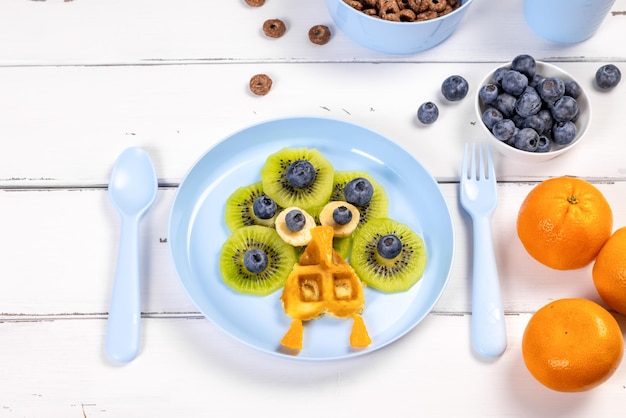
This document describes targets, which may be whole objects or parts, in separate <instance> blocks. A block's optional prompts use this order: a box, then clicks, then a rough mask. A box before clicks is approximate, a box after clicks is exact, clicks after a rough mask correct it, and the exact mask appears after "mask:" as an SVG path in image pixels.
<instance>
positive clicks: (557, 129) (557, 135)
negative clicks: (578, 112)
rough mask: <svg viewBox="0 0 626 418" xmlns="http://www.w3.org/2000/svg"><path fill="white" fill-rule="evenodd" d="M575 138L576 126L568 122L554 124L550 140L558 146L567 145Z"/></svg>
mask: <svg viewBox="0 0 626 418" xmlns="http://www.w3.org/2000/svg"><path fill="white" fill-rule="evenodd" d="M574 137H576V125H574V122H572V121H570V120H568V121H566V122H556V123H555V124H554V126H553V127H552V140H553V141H554V143H555V144H558V145H567V144H569V143H570V142H572V141H573V140H574Z"/></svg>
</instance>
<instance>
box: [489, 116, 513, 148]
mask: <svg viewBox="0 0 626 418" xmlns="http://www.w3.org/2000/svg"><path fill="white" fill-rule="evenodd" d="M515 132H516V126H515V123H513V121H512V120H511V119H502V120H501V121H498V122H496V123H495V124H494V125H493V128H492V129H491V133H493V136H495V137H496V138H497V139H498V140H499V141H502V142H506V143H508V142H509V141H510V140H511V138H513V136H514V135H515Z"/></svg>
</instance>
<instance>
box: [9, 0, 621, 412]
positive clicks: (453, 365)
mask: <svg viewBox="0 0 626 418" xmlns="http://www.w3.org/2000/svg"><path fill="white" fill-rule="evenodd" d="M269 18H281V19H283V20H284V21H285V22H286V23H287V26H288V31H287V33H286V34H285V36H283V37H282V38H280V39H268V38H266V37H265V36H264V35H263V34H262V32H261V25H262V23H263V21H264V20H266V19H269ZM320 23H321V24H327V25H329V26H330V27H331V29H332V30H333V37H332V39H331V41H330V43H328V44H327V45H325V46H317V45H314V44H312V43H310V42H309V41H308V38H307V32H308V29H309V28H310V27H311V26H313V25H314V24H320ZM625 37H626V0H617V1H616V3H615V5H614V7H613V9H612V13H611V15H610V16H609V17H608V18H607V20H606V22H605V23H604V25H603V27H602V28H601V30H600V31H599V33H598V34H597V35H596V36H595V37H594V38H592V39H591V40H589V41H587V42H584V43H581V44H578V45H573V46H559V45H555V44H551V43H549V42H547V41H544V40H542V39H540V38H539V37H537V36H536V35H535V34H534V33H532V32H531V31H530V29H529V28H528V27H527V26H526V24H525V22H524V19H523V15H522V1H521V0H509V1H498V0H476V1H475V2H474V5H473V6H472V7H471V9H470V10H469V11H468V13H467V15H466V17H465V19H464V20H463V22H462V24H461V26H460V27H459V29H458V30H457V31H456V32H455V33H454V34H453V35H452V37H451V38H450V39H448V40H447V41H446V42H445V43H444V44H442V45H440V46H438V47H437V48H435V49H432V50H430V51H426V52H423V53H421V54H415V55H409V56H390V55H385V54H380V53H375V52H371V51H368V50H365V49H363V48H361V47H359V46H358V45H356V44H354V43H353V42H351V41H350V40H348V39H347V38H346V37H345V36H344V35H343V34H342V33H340V32H338V30H337V29H336V28H335V26H334V25H333V24H332V22H331V20H330V17H329V15H328V13H327V11H326V9H325V5H324V1H323V0H313V1H307V2H305V1H293V0H292V1H289V0H268V1H267V3H266V5H265V6H263V7H261V8H250V7H248V6H246V4H245V3H244V2H243V0H229V1H224V2H219V3H218V2H213V1H200V0H178V1H165V0H134V1H122V0H108V1H105V0H74V1H62V0H48V1H28V0H3V1H2V2H0V141H2V152H0V214H1V216H0V234H1V236H2V239H0V254H1V255H0V417H5V416H6V417H96V416H98V417H133V416H141V417H148V416H150V417H173V416H176V417H182V416H193V417H196V416H197V417H200V416H215V417H242V416H267V417H276V416H280V417H282V416H284V417H287V416H298V417H319V416H333V417H338V416H346V417H354V416H364V415H366V416H377V415H380V416H383V417H416V416H424V417H454V416H458V417H461V416H462V417H467V416H475V417H487V416H492V417H502V416H508V417H560V416H567V417H599V416H607V417H608V416H621V415H623V411H624V407H625V405H626V365H622V367H621V368H620V369H619V370H618V371H617V372H616V374H615V375H614V376H613V377H612V378H611V379H610V380H609V381H608V382H606V383H605V384H603V385H602V386H601V387H599V388H597V389H595V390H593V391H590V392H586V393H578V394H564V393H558V392H554V391H551V390H548V389H546V388H544V387H543V386H541V385H540V384H539V383H538V382H536V381H535V380H534V379H533V378H532V377H531V376H530V374H529V373H528V372H527V371H526V368H525V366H524V364H523V361H522V357H521V348H520V345H521V336H522V333H523V331H524V327H525V325H526V323H527V322H528V320H529V318H530V316H531V314H532V313H533V312H534V311H536V310H537V309H538V308H539V307H541V306H543V305H544V304H546V303H548V302H549V301H551V300H554V299H557V298H561V297H572V296H578V297H588V298H590V299H592V300H596V301H599V297H598V295H597V293H596V291H595V289H594V288H593V285H592V282H591V273H590V266H589V267H588V268H583V269H580V270H576V271H567V272H561V271H554V270H550V269H548V268H546V267H543V266H541V265H539V264H538V263H536V262H534V261H533V260H532V259H531V258H529V256H528V255H527V254H526V253H525V252H524V250H523V248H522V246H521V244H520V243H519V241H518V240H517V239H516V238H515V239H514V238H512V237H515V220H516V215H517V210H518V208H519V205H520V203H521V201H522V200H523V198H524V197H525V196H526V194H527V193H528V192H529V191H530V190H531V188H532V187H533V185H534V184H535V183H536V182H538V181H541V180H543V179H545V178H547V177H551V176H559V175H565V174H569V175H577V176H580V177H583V178H585V179H587V180H590V181H592V182H593V183H594V184H595V185H597V187H598V188H599V189H600V190H601V191H602V192H604V193H605V195H606V197H607V199H608V200H609V202H610V204H611V205H612V207H613V210H614V217H615V223H614V225H615V228H617V227H620V226H624V225H626V197H625V196H626V181H625V180H626V145H624V132H625V131H626V118H624V117H623V102H624V100H625V99H626V95H625V94H624V92H625V91H626V90H625V88H626V87H625V86H624V85H620V86H618V87H617V88H616V89H615V90H613V91H611V92H609V93H606V92H599V91H597V90H596V89H594V88H593V87H592V78H593V75H594V73H595V70H596V69H597V68H598V67H599V66H601V65H603V64H605V63H615V64H617V65H618V66H622V71H624V70H626V63H625V62H624V61H625V60H626V42H624V38H625ZM519 53H529V54H531V55H533V56H534V57H535V58H536V59H539V60H544V61H549V62H553V63H556V64H558V65H559V66H561V67H562V68H564V69H565V70H567V71H569V72H570V73H572V74H573V75H574V76H575V77H577V79H578V80H579V81H580V82H581V83H582V84H583V86H584V87H585V88H586V89H587V92H588V94H589V97H590V101H591V103H592V106H593V118H592V126H591V128H590V129H589V132H588V139H587V140H586V141H585V143H584V144H583V145H581V146H579V147H577V148H576V149H574V150H573V151H572V152H571V153H569V154H567V155H565V156H562V157H559V158H558V159H555V160H552V161H550V162H548V163H543V164H536V165H531V164H522V163H516V162H512V161H510V160H506V159H504V158H502V157H500V156H498V159H497V174H498V177H499V180H500V183H499V187H498V193H499V204H498V209H497V211H496V213H495V215H494V218H493V226H494V235H495V236H494V239H495V242H496V246H497V263H498V269H499V273H500V275H501V286H502V293H503V298H504V303H505V311H506V322H507V330H508V339H509V346H508V349H507V351H506V352H505V354H504V355H503V356H502V357H501V358H499V359H497V360H495V361H484V360H482V359H480V358H478V357H477V356H475V355H474V354H473V353H472V350H471V347H470V342H469V341H470V339H469V324H470V312H471V306H470V291H469V289H470V283H471V275H470V272H471V258H470V257H471V248H470V246H469V243H470V238H471V223H470V221H469V218H468V217H467V216H466V215H465V213H464V212H463V211H462V209H461V208H460V206H459V204H458V177H459V167H460V163H461V157H462V149H463V144H464V143H465V142H466V141H468V140H474V141H476V140H481V139H484V137H483V133H482V132H481V130H480V128H479V126H478V123H479V121H478V120H477V117H476V115H475V113H474V108H473V101H472V99H471V98H469V97H468V98H466V99H465V100H463V101H461V102H459V103H455V104H442V105H441V109H440V110H441V116H440V118H439V120H438V121H437V122H436V123H435V124H434V125H431V126H428V127H423V126H420V125H419V124H418V123H417V122H416V118H415V112H416V110H417V107H418V106H419V104H420V103H422V102H424V101H427V100H433V99H434V100H438V98H439V96H438V94H439V93H438V89H439V86H440V84H441V81H442V80H443V79H444V78H445V77H447V76H448V75H451V74H461V75H463V76H464V77H465V78H466V79H467V80H468V81H469V83H470V96H473V95H474V94H476V91H477V84H478V83H479V81H480V80H481V79H482V77H483V75H484V74H485V73H486V72H487V71H489V70H491V69H492V68H494V67H495V66H497V65H499V64H501V63H503V62H506V61H509V60H510V59H511V58H513V56H515V55H517V54H519ZM261 72H265V73H267V74H269V75H271V77H272V78H273V79H274V86H273V88H272V91H271V92H270V94H268V95H267V96H265V97H254V96H253V95H251V94H250V93H249V92H248V89H247V83H248V80H249V79H250V77H251V76H252V75H253V74H256V73H261ZM622 84H623V82H622ZM438 102H441V100H438ZM289 116H321V117H330V118H336V119H340V120H345V121H348V122H352V123H355V124H358V125H362V126H364V127H367V128H370V129H372V130H374V131H377V132H379V133H381V134H382V135H384V136H386V137H388V138H390V139H392V140H393V141H395V142H397V143H398V144H400V145H402V146H403V147H404V148H405V149H406V150H408V151H409V152H410V153H411V154H412V155H414V156H415V157H416V158H417V159H418V160H419V161H420V162H421V163H422V164H423V165H424V166H425V167H426V169H427V170H429V172H430V173H431V174H432V175H433V176H434V177H435V178H436V179H437V181H438V182H439V184H440V187H441V191H442V193H443V195H444V196H445V199H446V201H447V203H448V205H449V208H450V211H451V213H452V216H453V221H454V227H455V234H456V244H457V246H456V253H455V260H454V265H453V268H452V274H451V277H450V281H449V284H448V286H447V288H446V291H445V293H444V294H443V296H442V298H441V299H440V300H439V302H438V303H437V305H436V306H435V308H434V310H433V311H432V313H431V314H430V315H429V316H428V317H426V318H425V320H423V321H422V322H421V323H420V324H418V325H417V327H415V328H414V329H413V330H412V331H411V332H410V333H408V334H407V335H406V336H405V337H403V338H401V339H400V340H398V341H397V342H395V343H394V344H392V345H390V346H388V347H386V348H384V349H382V350H379V351H376V352H374V353H371V354H368V355H366V356H361V357H357V358H354V359H350V360H343V361H335V362H321V363H307V362H298V361H292V360H285V359H283V358H279V357H275V356H270V355H267V354H265V353H261V352H258V351H257V350H255V349H252V348H249V347H247V346H245V345H243V344H241V343H239V342H237V341H235V340H233V339H232V338H231V337H229V336H227V335H226V334H225V333H224V332H222V331H221V330H220V329H217V328H216V327H215V326H214V325H212V323H211V322H209V321H208V320H207V319H205V318H204V317H203V316H202V315H201V314H200V313H199V312H198V309H197V308H196V307H195V306H194V304H193V303H192V301H191V300H190V298H189V297H188V296H187V294H186V293H185V291H184V289H183V287H182V285H181V284H180V282H179V280H178V278H177V276H176V274H175V272H174V269H173V266H172V262H171V260H170V255H169V248H168V242H167V238H168V236H167V235H168V234H167V223H168V216H169V211H170V208H171V205H172V201H173V198H174V195H175V192H176V189H177V186H178V184H179V182H180V181H181V179H182V178H183V176H184V175H185V173H186V172H187V170H188V169H189V168H190V167H191V165H192V164H193V163H194V161H196V160H197V159H198V158H199V157H200V156H201V155H202V154H203V153H204V152H205V151H206V150H207V149H209V148H210V147H211V146H212V145H213V144H215V143H216V142H217V141H219V140H220V139H222V138H224V137H226V136H228V135H229V134H231V133H233V132H235V131H238V130H240V129H242V128H244V127H247V126H249V125H252V124H255V123H259V122H262V121H266V120H270V119H275V118H283V117H289ZM133 145H136V146H140V147H143V148H144V149H146V151H148V152H149V153H150V155H151V156H152V158H153V160H154V163H155V166H156V169H157V172H158V176H159V182H160V185H161V187H160V190H159V194H158V199H157V202H156V204H155V206H154V207H153V209H152V210H151V211H150V212H149V214H148V215H147V216H146V218H145V219H144V222H143V224H142V227H143V228H142V231H143V233H142V236H141V240H142V241H141V242H142V244H143V248H144V251H143V253H142V255H143V257H144V260H145V262H144V264H143V268H144V272H145V275H146V277H145V280H144V284H143V290H142V312H143V319H142V325H143V329H142V343H141V352H140V354H139V356H138V357H137V359H136V360H135V361H133V362H132V363H130V364H127V365H125V366H116V365H113V364H111V363H110V362H109V361H107V359H106V357H105V354H104V336H105V331H106V318H107V311H108V304H109V296H110V291H111V286H112V277H113V271H114V265H115V257H116V251H117V245H118V241H117V240H118V235H119V218H118V216H117V214H116V213H115V211H114V210H113V207H112V205H111V203H110V202H109V199H108V196H107V191H106V190H107V183H108V178H109V174H110V171H111V166H112V163H113V161H114V160H115V158H116V157H117V155H118V154H119V153H120V152H121V151H122V150H123V149H125V148H126V147H129V146H133ZM617 318H618V320H619V321H620V324H621V325H622V326H623V327H624V329H626V319H625V318H623V317H621V316H617Z"/></svg>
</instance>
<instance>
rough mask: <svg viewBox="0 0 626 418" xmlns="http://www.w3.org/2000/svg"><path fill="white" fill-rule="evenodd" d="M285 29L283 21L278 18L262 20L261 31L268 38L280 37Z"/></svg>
mask: <svg viewBox="0 0 626 418" xmlns="http://www.w3.org/2000/svg"><path fill="white" fill-rule="evenodd" d="M286 30H287V27H286V26H285V22H283V21H282V20H280V19H268V20H266V21H265V22H263V33H265V35H267V36H269V37H270V38H280V37H281V36H283V35H284V34H285V31H286Z"/></svg>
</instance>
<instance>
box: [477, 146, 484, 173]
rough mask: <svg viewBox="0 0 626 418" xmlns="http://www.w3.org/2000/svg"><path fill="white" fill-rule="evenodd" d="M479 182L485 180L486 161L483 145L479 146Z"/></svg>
mask: <svg viewBox="0 0 626 418" xmlns="http://www.w3.org/2000/svg"><path fill="white" fill-rule="evenodd" d="M476 177H477V179H478V180H485V160H484V157H483V145H482V144H478V175H477V176H476Z"/></svg>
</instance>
